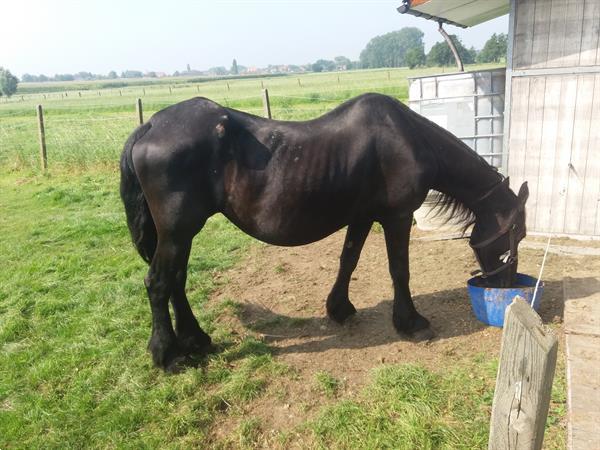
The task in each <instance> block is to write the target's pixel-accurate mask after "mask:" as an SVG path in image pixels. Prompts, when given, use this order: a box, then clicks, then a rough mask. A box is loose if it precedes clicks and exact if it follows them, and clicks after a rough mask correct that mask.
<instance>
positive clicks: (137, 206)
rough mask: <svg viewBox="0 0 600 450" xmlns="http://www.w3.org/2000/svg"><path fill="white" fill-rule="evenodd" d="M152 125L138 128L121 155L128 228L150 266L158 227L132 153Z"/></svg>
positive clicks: (139, 251) (137, 247)
mask: <svg viewBox="0 0 600 450" xmlns="http://www.w3.org/2000/svg"><path fill="white" fill-rule="evenodd" d="M151 126H152V125H151V124H150V123H148V122H147V123H145V124H143V125H141V126H140V127H138V128H137V129H136V130H135V131H134V132H133V133H132V134H131V136H129V139H127V142H125V147H124V148H123V153H122V154H121V199H122V200H123V204H124V205H125V215H126V216H127V226H128V227H129V232H130V233H131V239H132V240H133V244H134V245H135V248H136V249H137V251H138V253H139V254H140V256H141V257H142V258H143V259H144V261H146V262H147V263H148V264H150V262H151V261H152V257H153V256H154V252H155V251H156V242H157V235H156V226H155V225H154V220H153V219H152V215H151V214H150V209H149V208H148V203H147V202H146V198H145V197H144V192H143V191H142V186H141V185H140V181H139V180H138V177H137V175H136V173H135V170H134V168H133V160H132V158H131V151H132V149H133V145H134V144H135V143H136V141H137V140H138V139H140V138H141V137H142V136H143V135H144V134H146V132H147V131H148V130H149V129H150V128H151Z"/></svg>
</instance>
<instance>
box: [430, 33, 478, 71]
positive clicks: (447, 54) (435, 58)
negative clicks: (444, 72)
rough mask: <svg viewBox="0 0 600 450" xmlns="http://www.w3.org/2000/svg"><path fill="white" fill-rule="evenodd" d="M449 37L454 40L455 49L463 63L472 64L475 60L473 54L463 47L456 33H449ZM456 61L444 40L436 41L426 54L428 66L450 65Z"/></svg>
mask: <svg viewBox="0 0 600 450" xmlns="http://www.w3.org/2000/svg"><path fill="white" fill-rule="evenodd" d="M450 39H452V42H454V45H455V47H456V50H457V51H458V54H459V55H460V57H461V59H462V61H463V63H465V64H472V63H474V62H475V60H474V59H473V55H472V54H471V53H470V52H469V50H467V49H466V48H465V46H464V45H463V43H462V42H461V40H460V38H458V37H457V36H456V35H454V34H452V35H450ZM455 63H456V61H455V59H454V55H453V54H452V50H450V47H449V46H448V44H447V43H446V41H442V42H437V43H436V44H434V45H433V47H431V50H429V53H428V54H427V65H428V66H452V65H454V64H455Z"/></svg>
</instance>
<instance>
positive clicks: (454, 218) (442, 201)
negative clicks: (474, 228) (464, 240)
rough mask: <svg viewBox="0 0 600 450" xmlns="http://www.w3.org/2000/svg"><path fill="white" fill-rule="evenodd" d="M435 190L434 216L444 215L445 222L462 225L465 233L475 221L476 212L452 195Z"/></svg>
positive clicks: (462, 230)
mask: <svg viewBox="0 0 600 450" xmlns="http://www.w3.org/2000/svg"><path fill="white" fill-rule="evenodd" d="M432 192H434V200H433V202H434V206H433V209H432V214H433V217H443V218H444V220H443V222H442V223H443V224H444V225H446V224H448V223H452V224H455V225H461V226H462V229H461V233H462V234H463V235H464V234H465V233H466V232H467V230H468V229H469V227H470V226H471V225H473V224H474V223H475V213H474V212H473V211H471V210H470V209H469V207H467V205H465V204H464V203H462V202H460V201H459V200H457V199H456V198H455V197H452V196H451V195H448V194H444V193H443V192H439V191H432Z"/></svg>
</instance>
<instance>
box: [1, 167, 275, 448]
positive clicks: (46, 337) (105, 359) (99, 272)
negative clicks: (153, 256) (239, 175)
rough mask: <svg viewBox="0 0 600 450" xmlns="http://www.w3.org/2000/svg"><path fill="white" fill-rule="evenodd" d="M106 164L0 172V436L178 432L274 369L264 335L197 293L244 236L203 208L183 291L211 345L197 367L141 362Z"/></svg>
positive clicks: (107, 437) (138, 273) (123, 233)
mask: <svg viewBox="0 0 600 450" xmlns="http://www.w3.org/2000/svg"><path fill="white" fill-rule="evenodd" d="M117 186H118V179H117V176H116V175H115V174H112V173H99V172H96V173H93V174H69V175H54V176H45V177H39V176H28V175H27V174H26V173H18V174H8V175H7V174H2V177H1V178H0V192H1V197H0V199H1V201H0V226H1V228H2V230H3V239H2V241H1V242H0V263H1V264H2V267H3V270H2V271H0V348H1V349H2V350H1V351H0V448H11V447H26V448H42V447H44V448H78V447H81V445H82V443H85V444H86V445H87V446H92V447H106V446H109V447H112V446H131V447H139V446H142V447H143V446H151V447H163V446H178V445H185V444H186V443H190V442H196V443H198V442H202V441H203V440H204V439H206V436H207V435H208V431H209V430H210V427H211V424H212V423H213V421H214V420H216V419H217V418H218V417H219V415H222V414H226V413H227V411H229V410H230V409H231V410H235V409H239V408H240V406H241V405H243V404H245V403H246V402H248V401H251V400H252V399H253V398H255V397H256V396H258V395H260V394H261V393H262V392H263V390H264V388H265V386H266V384H267V382H268V380H269V379H270V378H271V377H273V376H276V375H277V374H280V373H282V370H284V368H282V367H281V365H280V364H278V363H275V362H274V361H273V359H272V357H271V354H270V350H269V348H268V347H267V346H266V345H265V344H264V343H262V342H261V341H260V340H257V339H256V338H254V337H252V336H250V335H244V336H239V335H233V334H232V333H231V330H230V329H229V327H227V326H222V325H221V324H220V323H219V319H220V318H221V317H222V316H224V315H233V314H234V310H235V304H234V303H232V302H225V303H224V304H221V305H217V306H215V307H213V308H209V307H206V306H205V303H206V299H207V296H208V294H209V293H210V292H211V291H212V289H213V288H214V287H215V283H216V281H215V277H214V275H215V274H216V273H218V272H219V271H222V270H224V269H226V268H228V267H230V266H231V265H232V264H234V263H235V262H236V261H237V260H238V258H239V257H240V255H241V253H242V252H243V250H244V249H245V248H246V247H247V245H248V243H249V240H248V238H247V237H245V236H244V235H243V234H242V233H240V232H238V231H237V230H236V229H234V228H233V227H232V226H231V225H229V224H228V223H227V222H226V221H225V220H224V219H223V218H220V217H216V218H213V219H211V220H210V221H209V223H208V224H207V226H206V228H205V230H204V232H203V233H201V235H200V237H199V238H198V239H197V241H196V243H195V246H194V252H193V255H192V258H191V262H190V266H191V267H190V277H189V286H190V288H191V289H190V294H189V296H190V301H191V303H192V304H193V307H194V308H195V310H196V311H198V312H199V319H200V322H201V323H202V325H203V326H204V327H205V328H206V329H207V330H209V331H210V332H211V333H212V335H213V338H214V339H215V341H216V343H217V345H218V346H220V347H221V348H222V349H223V351H222V352H221V353H220V354H218V355H213V356H211V357H209V358H208V359H207V360H206V361H203V363H202V365H201V367H200V368H199V369H195V370H190V371H187V372H185V373H183V374H181V375H178V376H167V375H165V374H163V373H162V372H161V371H159V370H157V369H154V368H152V366H151V363H150V358H149V355H148V354H147V352H146V350H145V348H146V342H147V339H148V336H149V330H150V326H149V325H150V312H149V308H148V306H147V300H146V294H145V292H144V288H143V284H142V277H143V275H144V273H145V270H146V267H145V265H144V263H143V262H142V261H141V260H140V258H139V257H138V256H137V255H136V254H135V252H134V251H133V248H132V246H131V244H130V242H129V237H128V233H127V230H126V228H125V226H124V220H123V213H122V211H121V206H120V204H119V200H118V198H117Z"/></svg>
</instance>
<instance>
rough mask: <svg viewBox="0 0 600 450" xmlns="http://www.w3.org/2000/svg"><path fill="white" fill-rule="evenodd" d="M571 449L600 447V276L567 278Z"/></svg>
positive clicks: (569, 433) (586, 449)
mask: <svg viewBox="0 0 600 450" xmlns="http://www.w3.org/2000/svg"><path fill="white" fill-rule="evenodd" d="M563 286H564V295H565V332H566V333H567V336H566V347H567V383H568V391H569V394H568V396H567V404H568V409H569V424H568V436H569V439H568V448H569V450H597V449H599V448H600V428H599V425H600V321H599V319H600V277H588V278H579V279H574V278H565V279H564V284H563Z"/></svg>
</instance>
